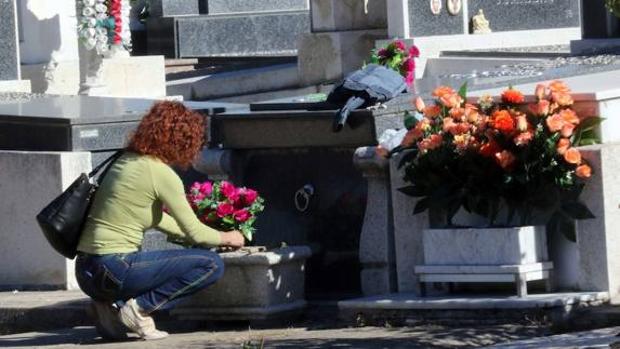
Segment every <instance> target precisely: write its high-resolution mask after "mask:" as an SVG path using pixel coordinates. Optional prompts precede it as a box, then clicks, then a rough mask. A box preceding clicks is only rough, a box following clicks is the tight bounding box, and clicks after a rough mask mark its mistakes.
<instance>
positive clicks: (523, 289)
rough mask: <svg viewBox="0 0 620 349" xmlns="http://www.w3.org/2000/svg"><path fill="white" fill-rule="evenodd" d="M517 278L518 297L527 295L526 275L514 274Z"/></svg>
mask: <svg viewBox="0 0 620 349" xmlns="http://www.w3.org/2000/svg"><path fill="white" fill-rule="evenodd" d="M516 280H517V295H518V296H519V297H527V275H526V274H516Z"/></svg>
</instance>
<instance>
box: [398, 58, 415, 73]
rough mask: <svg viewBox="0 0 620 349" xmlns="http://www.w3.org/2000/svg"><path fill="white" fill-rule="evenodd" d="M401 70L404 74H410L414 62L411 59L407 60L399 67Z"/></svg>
mask: <svg viewBox="0 0 620 349" xmlns="http://www.w3.org/2000/svg"><path fill="white" fill-rule="evenodd" d="M401 69H403V70H404V71H406V72H412V71H414V70H415V61H414V60H413V58H409V59H407V60H406V61H404V62H403V65H402V66H401Z"/></svg>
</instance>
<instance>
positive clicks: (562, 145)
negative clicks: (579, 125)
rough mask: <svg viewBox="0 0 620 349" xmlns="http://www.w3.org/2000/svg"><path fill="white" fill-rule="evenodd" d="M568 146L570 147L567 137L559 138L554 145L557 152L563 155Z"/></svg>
mask: <svg viewBox="0 0 620 349" xmlns="http://www.w3.org/2000/svg"><path fill="white" fill-rule="evenodd" d="M568 148H570V141H569V140H568V138H560V140H559V141H558V145H557V147H556V150H557V151H558V154H560V155H564V153H566V151H567V150H568Z"/></svg>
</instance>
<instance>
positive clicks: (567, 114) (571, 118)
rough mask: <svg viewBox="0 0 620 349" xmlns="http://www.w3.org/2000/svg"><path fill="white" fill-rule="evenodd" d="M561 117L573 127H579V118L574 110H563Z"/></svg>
mask: <svg viewBox="0 0 620 349" xmlns="http://www.w3.org/2000/svg"><path fill="white" fill-rule="evenodd" d="M560 116H561V117H562V119H564V121H565V122H567V123H570V124H573V125H579V117H578V116H577V113H575V111H574V110H572V109H564V110H562V111H561V112H560Z"/></svg>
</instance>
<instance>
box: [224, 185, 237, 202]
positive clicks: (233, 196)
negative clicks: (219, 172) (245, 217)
mask: <svg viewBox="0 0 620 349" xmlns="http://www.w3.org/2000/svg"><path fill="white" fill-rule="evenodd" d="M220 189H221V190H222V194H224V196H225V197H227V198H228V199H229V200H231V201H237V200H238V199H239V192H238V190H237V188H235V186H234V185H232V183H230V182H227V181H222V183H221V185H220Z"/></svg>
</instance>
